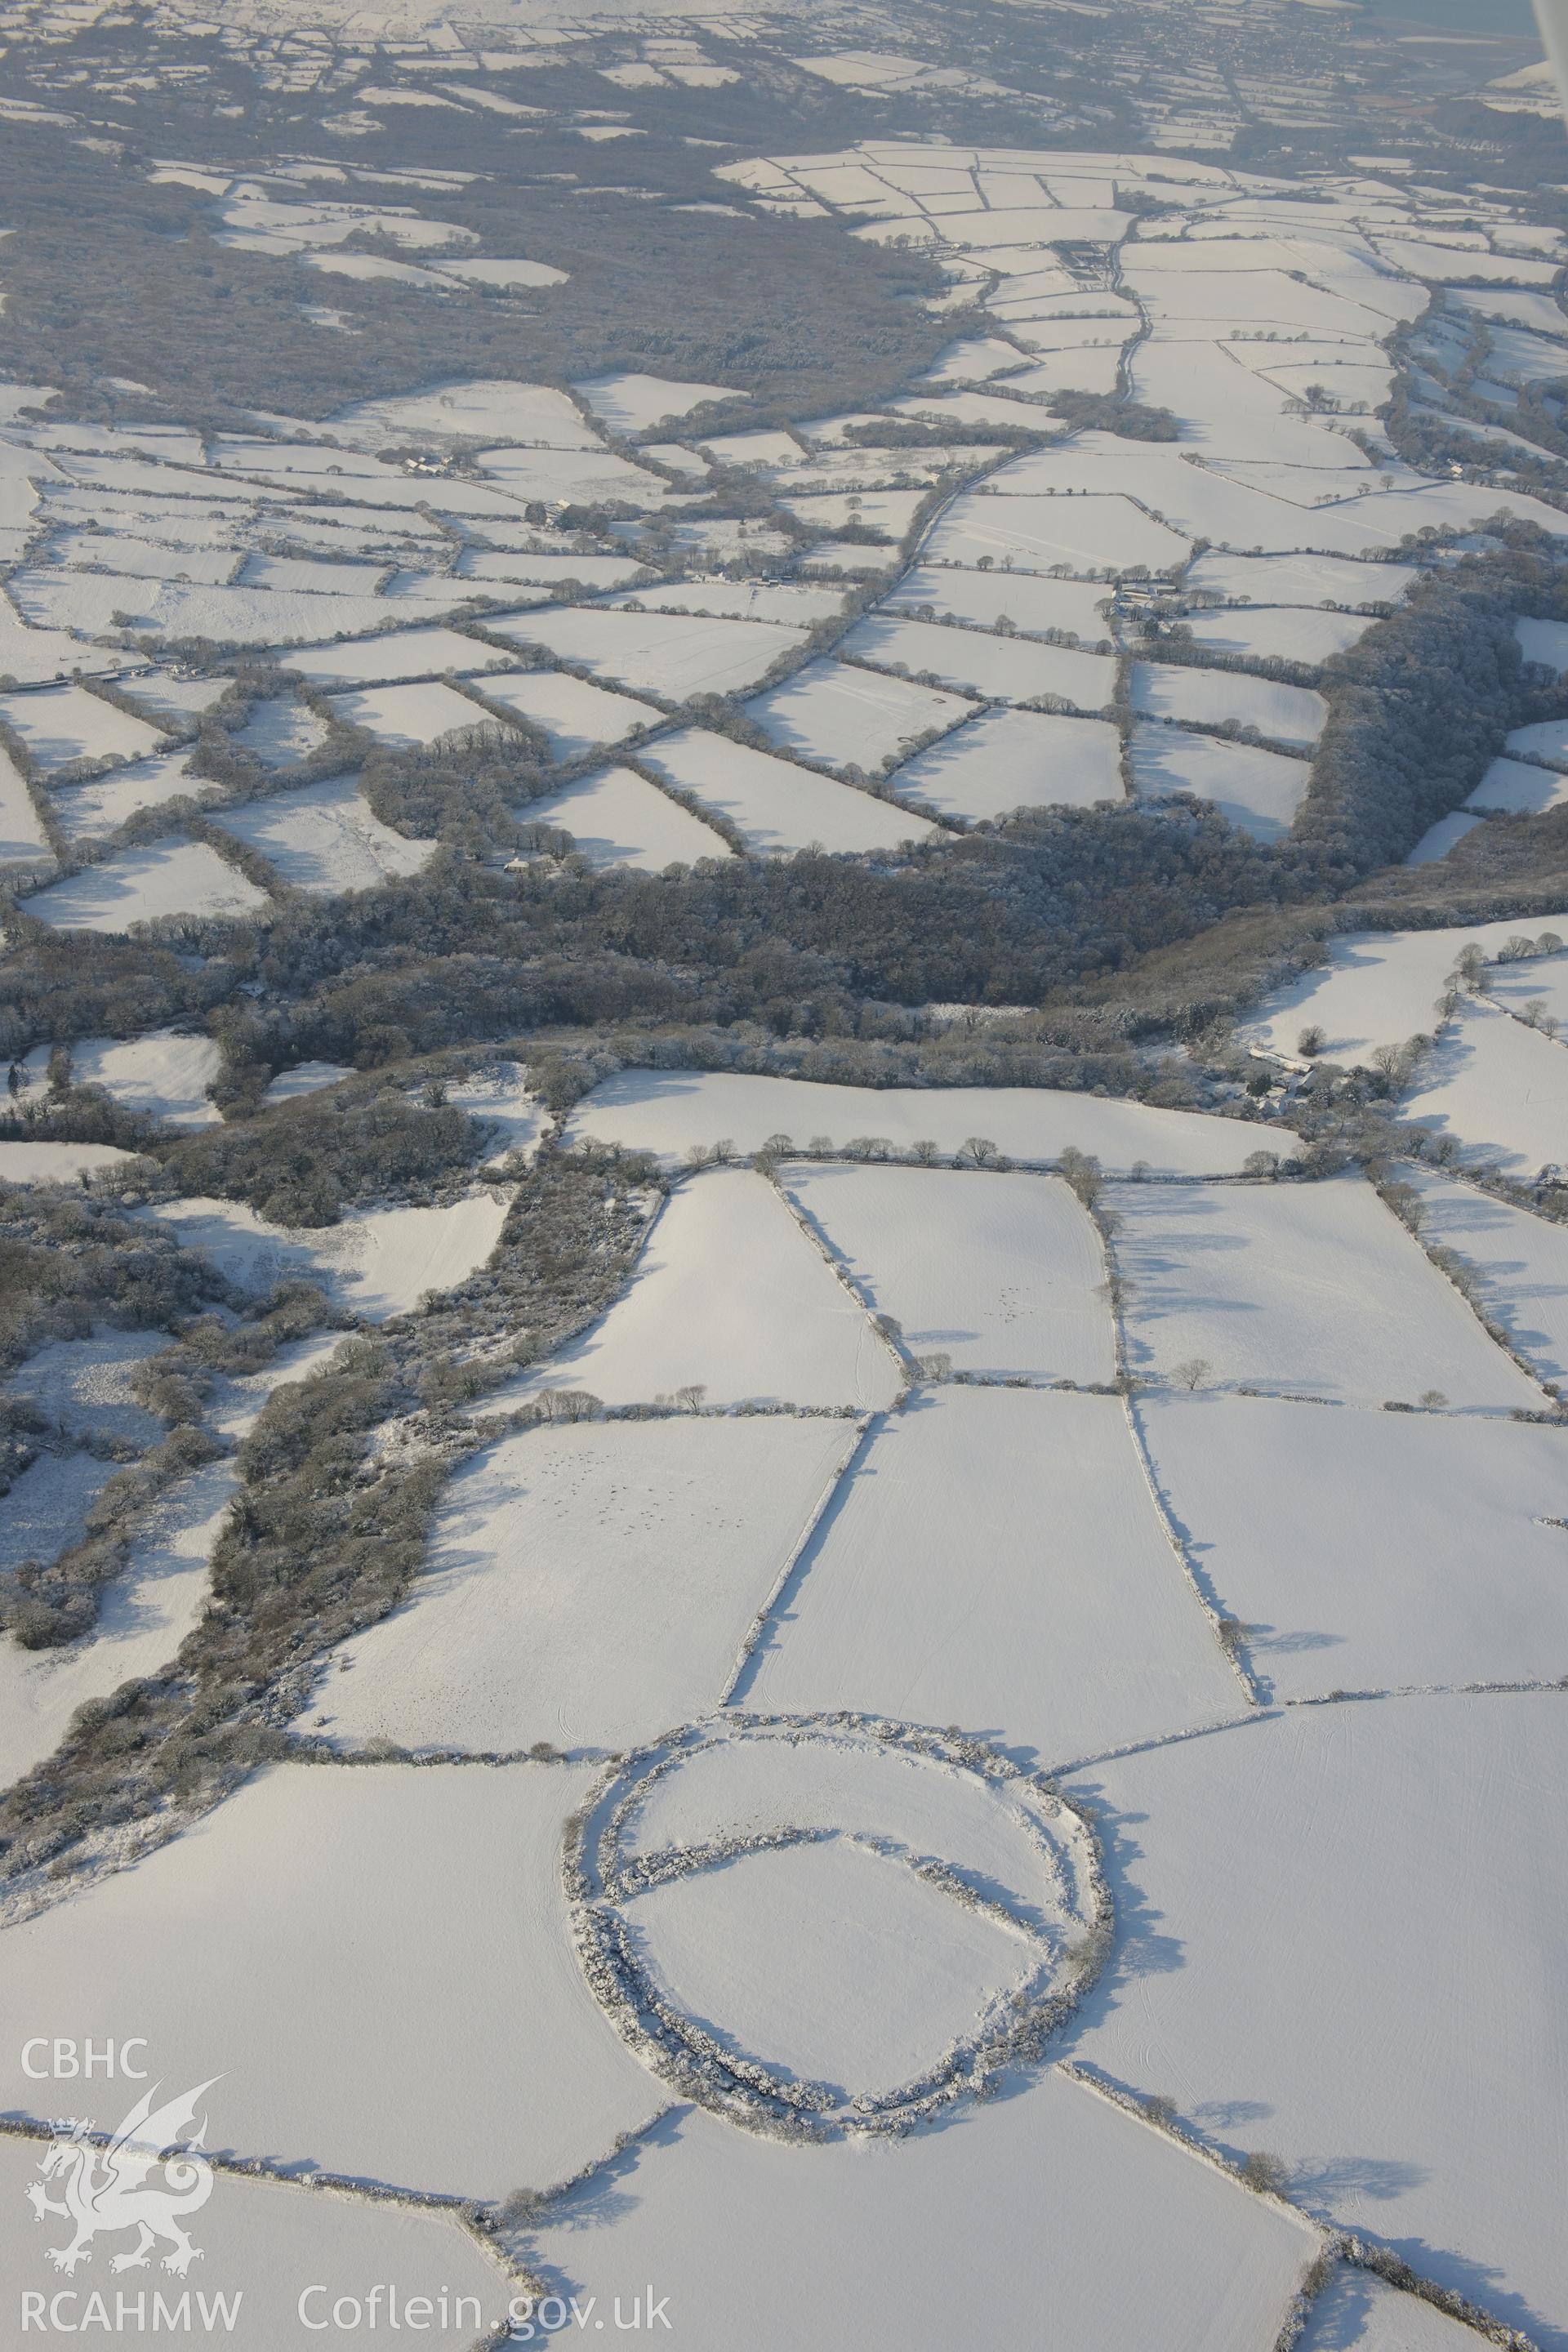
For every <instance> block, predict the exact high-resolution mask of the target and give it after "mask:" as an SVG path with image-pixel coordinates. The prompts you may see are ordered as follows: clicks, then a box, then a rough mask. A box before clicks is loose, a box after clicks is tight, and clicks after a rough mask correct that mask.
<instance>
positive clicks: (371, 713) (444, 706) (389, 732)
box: [335, 678, 501, 751]
mask: <svg viewBox="0 0 1568 2352" xmlns="http://www.w3.org/2000/svg"><path fill="white" fill-rule="evenodd" d="M335 708H336V709H337V710H338V712H339V715H340V716H341V717H342V719H343V720H344V721H345V722H346V723H347V725H349V726H350V727H363V729H364V730H365V732H366V734H367V735H374V737H375V740H376V741H377V742H378V743H386V744H390V745H391V746H392V748H393V749H394V750H395V751H406V750H407V749H408V748H409V747H410V746H411V745H414V744H426V743H454V744H456V743H461V742H462V741H464V740H467V739H468V738H470V737H477V736H479V735H496V734H499V733H500V731H501V722H500V719H497V718H495V717H494V716H493V715H492V714H491V713H490V712H489V711H488V710H484V709H480V707H479V704H478V703H477V702H470V701H469V699H468V696H467V695H466V694H459V693H458V689H457V688H456V687H454V686H447V685H445V684H444V683H443V682H442V680H441V679H439V678H429V679H426V680H425V681H424V682H423V683H422V684H420V685H418V686H367V687H362V688H360V690H359V691H358V693H356V694H340V695H339V696H338V697H337V698H336V704H335Z"/></svg>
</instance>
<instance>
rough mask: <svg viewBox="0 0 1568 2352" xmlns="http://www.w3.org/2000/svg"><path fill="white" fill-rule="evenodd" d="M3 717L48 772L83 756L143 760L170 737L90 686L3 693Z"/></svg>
mask: <svg viewBox="0 0 1568 2352" xmlns="http://www.w3.org/2000/svg"><path fill="white" fill-rule="evenodd" d="M0 719H4V720H5V724H6V726H7V727H10V728H12V729H13V730H15V732H16V735H17V736H18V737H19V738H20V740H21V741H22V742H23V743H24V744H25V745H26V750H27V753H28V756H29V757H30V758H31V759H33V760H35V761H37V764H38V766H39V767H40V768H41V769H43V770H44V772H45V773H46V774H52V773H53V772H54V771H55V770H56V769H57V768H69V767H74V766H76V764H77V763H78V762H79V761H81V762H84V763H85V762H91V761H97V760H139V759H142V758H144V757H145V756H146V754H147V753H148V752H150V751H159V750H161V749H162V747H163V743H164V741H165V740H166V738H165V737H164V736H163V733H162V732H161V730H159V729H158V728H156V727H151V726H149V725H148V723H147V721H146V719H133V718H132V716H131V714H130V713H129V711H125V710H120V709H116V708H115V706H114V704H113V703H111V702H105V701H104V700H103V699H102V698H101V697H100V696H99V695H96V694H92V693H90V692H89V689H88V688H86V687H85V686H49V687H45V688H43V689H42V691H41V692H37V693H32V694H5V695H0Z"/></svg>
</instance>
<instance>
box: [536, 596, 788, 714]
mask: <svg viewBox="0 0 1568 2352" xmlns="http://www.w3.org/2000/svg"><path fill="white" fill-rule="evenodd" d="M490 628H491V630H492V632H493V634H494V635H497V636H500V637H511V638H514V639H515V640H516V642H517V643H518V644H519V645H523V646H543V648H544V649H545V651H546V652H547V653H552V654H554V655H555V656H557V658H558V659H560V660H562V661H569V662H576V663H579V664H580V665H581V666H582V667H583V668H584V669H586V670H588V671H590V672H591V673H592V675H593V676H594V677H596V678H602V679H603V680H604V681H605V684H606V685H609V686H624V687H626V688H627V689H628V690H629V691H630V692H631V693H632V694H655V695H658V696H660V697H661V698H663V699H664V700H665V701H667V702H672V703H673V702H683V701H684V700H685V698H686V697H687V696H688V695H690V694H730V693H733V692H734V691H735V690H736V689H737V688H742V689H743V688H746V687H748V686H754V685H755V684H756V682H757V680H758V679H759V678H760V677H762V675H763V671H764V670H766V669H769V668H771V667H772V666H773V663H774V662H775V661H776V660H777V659H778V657H779V656H780V655H781V654H787V653H790V652H793V651H794V650H795V648H796V647H797V646H799V644H800V642H801V638H802V636H803V635H804V632H803V631H802V630H800V629H798V628H795V627H793V626H787V625H784V623H782V622H778V621H727V620H707V619H697V618H687V617H685V616H683V615H681V614H677V613H631V612H626V611H625V610H621V611H609V610H600V611H587V610H584V609H583V608H577V609H575V610H569V611H559V612H558V611H553V610H545V611H541V612H537V613H523V614H520V615H519V616H518V618H517V619H515V620H506V621H494V622H491V624H490Z"/></svg>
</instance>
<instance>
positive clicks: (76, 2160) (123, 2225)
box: [26, 2074, 221, 2277]
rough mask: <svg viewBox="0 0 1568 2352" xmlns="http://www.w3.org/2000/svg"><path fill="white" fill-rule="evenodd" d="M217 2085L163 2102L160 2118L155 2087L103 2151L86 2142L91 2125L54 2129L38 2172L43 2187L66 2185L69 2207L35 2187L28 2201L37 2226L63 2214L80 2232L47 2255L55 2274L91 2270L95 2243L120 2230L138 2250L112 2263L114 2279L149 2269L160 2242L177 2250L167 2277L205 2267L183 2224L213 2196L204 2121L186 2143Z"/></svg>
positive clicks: (166, 2263) (167, 2260) (166, 2260)
mask: <svg viewBox="0 0 1568 2352" xmlns="http://www.w3.org/2000/svg"><path fill="white" fill-rule="evenodd" d="M220 2079H221V2078H220V2077H219V2076H218V2075H216V2074H215V2075H213V2077H212V2078H211V2081H209V2082H205V2083H199V2084H197V2085H196V2088H195V2090H194V2091H187V2092H185V2093H184V2095H183V2096H181V2097H179V2098H176V2099H169V2100H166V2101H165V2102H164V2104H163V2106H161V2107H159V2108H157V2109H156V2110H155V2111H154V2109H153V2099H154V2098H155V2097H156V2096H157V2094H158V2090H159V2087H160V2086H159V2085H158V2084H156V2083H154V2084H153V2087H152V2089H151V2090H150V2091H146V2092H143V2094H142V2097H141V2098H140V2099H138V2101H137V2102H136V2105H134V2106H133V2107H132V2110H131V2113H130V2114H129V2115H128V2116H126V2118H125V2120H124V2122H123V2123H122V2124H121V2126H120V2127H119V2129H118V2130H117V2131H115V2132H114V2133H113V2134H112V2135H111V2136H110V2140H109V2142H108V2145H107V2146H106V2147H99V2146H98V2145H97V2144H96V2143H95V2142H94V2140H93V2139H92V2138H91V2137H89V2134H90V2130H91V2126H90V2125H89V2124H87V2123H75V2122H73V2123H68V2124H64V2125H57V2126H55V2137H54V2138H53V2140H52V2141H51V2142H50V2144H49V2147H48V2150H47V2154H46V2155H45V2156H44V2158H43V2159H42V2161H41V2162H40V2164H39V2166H38V2170H39V2171H40V2172H41V2173H42V2174H43V2176H44V2179H46V2180H55V2179H58V2180H59V2181H60V2182H61V2183H62V2185H63V2187H64V2190H65V2196H64V2200H63V2202H62V2201H61V2200H58V2199H56V2198H53V2197H48V2196H46V2195H45V2193H44V2190H43V2189H42V2187H41V2186H40V2184H39V2183H38V2182H37V2181H36V2180H35V2181H33V2182H31V2183H30V2184H29V2186H28V2189H27V2191H26V2197H27V2202H28V2204H29V2205H31V2207H32V2209H33V2214H34V2218H35V2220H37V2221H44V2220H45V2219H46V2218H47V2216H48V2215H49V2214H51V2213H58V2214H59V2215H61V2217H62V2218H63V2219H64V2220H66V2221H70V2222H72V2223H73V2224H74V2225H75V2230H76V2235H75V2236H74V2237H73V2238H72V2240H71V2242H70V2243H69V2245H68V2246H50V2247H49V2248H48V2250H47V2252H48V2258H49V2260H50V2262H51V2263H53V2264H54V2266H55V2268H56V2269H57V2270H58V2271H67V2272H74V2271H75V2269H76V2266H77V2264H78V2263H89V2262H90V2261H91V2260H92V2255H91V2252H90V2251H89V2249H90V2245H91V2242H92V2240H93V2239H94V2238H97V2237H100V2236H110V2237H112V2236H114V2235H116V2234H117V2233H118V2232H119V2231H122V2230H135V2231H137V2232H138V2233H139V2234H138V2237H137V2242H136V2244H135V2245H134V2246H133V2247H132V2251H131V2252H130V2253H128V2254H116V2255H114V2256H113V2258H112V2259H111V2261H110V2265H109V2267H110V2270H111V2271H134V2270H143V2269H145V2267H146V2264H147V2258H148V2256H149V2254H150V2253H151V2252H152V2251H153V2246H154V2245H155V2244H156V2243H157V2242H158V2241H159V2240H160V2239H162V2240H163V2241H164V2242H166V2243H167V2244H168V2245H169V2246H170V2247H171V2248H172V2249H173V2252H170V2253H167V2254H165V2255H164V2257H163V2268H164V2269H165V2270H166V2271H174V2273H176V2274H177V2275H179V2276H182V2277H183V2276H184V2273H185V2272H186V2271H187V2270H189V2268H190V2266H191V2264H192V2263H194V2262H195V2261H197V2260H199V2259H200V2256H201V2251H202V2250H201V2248H200V2247H199V2246H193V2245H192V2243H191V2242H190V2240H189V2238H188V2237H187V2236H186V2235H185V2232H184V2229H183V2228H182V2227H181V2217H182V2216H184V2215H187V2214H191V2213H196V2212H199V2211H200V2210H201V2208H202V2207H203V2206H204V2205H205V2203H206V2201H207V2199H208V2198H209V2197H210V2196H211V2195H212V2193H213V2172H212V2166H211V2165H210V2164H209V2163H208V2162H207V2160H206V2158H205V2156H203V2155H201V2154H200V2153H199V2151H200V2148H201V2146H202V2142H203V2141H204V2139H205V2137H206V2127H207V2126H206V2117H205V2116H203V2117H202V2123H201V2129H200V2130H199V2131H197V2132H196V2133H195V2135H194V2137H189V2138H187V2137H186V2126H188V2125H189V2124H190V2122H191V2121H192V2119H193V2117H194V2116H195V2111H196V2103H197V2101H198V2100H199V2099H200V2098H201V2097H202V2095H203V2094H204V2092H206V2091H210V2090H211V2088H212V2086H213V2084H214V2083H216V2082H217V2081H219V2080H220ZM154 2168H157V2169H158V2170H160V2171H161V2172H162V2175H163V2179H162V2182H161V2183H160V2182H158V2181H156V2180H150V2179H148V2175H149V2174H150V2173H151V2172H153V2169H154Z"/></svg>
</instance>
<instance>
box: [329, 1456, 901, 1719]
mask: <svg viewBox="0 0 1568 2352" xmlns="http://www.w3.org/2000/svg"><path fill="white" fill-rule="evenodd" d="M855 1438H856V1433H855V1430H854V1428H853V1426H852V1425H847V1424H846V1423H843V1422H840V1421H837V1420H832V1419H826V1418H825V1419H813V1420H804V1419H795V1418H793V1417H791V1416H789V1415H786V1414H780V1415H777V1416H772V1415H769V1416H758V1417H755V1418H752V1417H745V1418H742V1419H738V1420H732V1419H726V1420H720V1419H711V1420H710V1419H702V1420H699V1421H691V1420H685V1419H682V1420H664V1421H648V1422H634V1421H627V1422H616V1423H596V1422H595V1423H577V1424H574V1425H570V1426H565V1427H552V1428H542V1429H533V1430H529V1431H527V1432H524V1433H521V1434H519V1435H515V1436H511V1437H507V1438H503V1439H502V1440H501V1441H500V1444H497V1445H494V1446H491V1447H489V1448H488V1449H487V1450H486V1451H485V1452H484V1453H482V1454H479V1455H477V1456H475V1457H474V1458H473V1459H472V1460H471V1461H469V1462H468V1463H467V1464H466V1465H464V1467H463V1468H462V1469H461V1470H460V1471H459V1472H458V1475H457V1476H456V1477H455V1478H454V1480H453V1481H452V1484H451V1485H450V1486H448V1487H447V1491H446V1493H445V1495H444V1496H443V1498H442V1503H441V1508H440V1512H439V1515H438V1517H437V1521H436V1525H435V1528H434V1531H433V1534H432V1538H431V1553H430V1559H429V1561H428V1564H427V1566H426V1570H425V1572H424V1574H423V1575H422V1576H421V1577H420V1578H419V1579H417V1580H416V1583H415V1585H414V1588H413V1591H412V1592H411V1594H410V1597H409V1599H408V1601H406V1603H405V1606H404V1607H403V1608H402V1609H401V1610H399V1611H398V1612H397V1613H396V1615H395V1616H393V1617H389V1618H386V1619H384V1621H383V1622H381V1623H380V1624H378V1625H374V1626H372V1627H371V1628H370V1629H369V1630H368V1631H367V1632H366V1633H362V1634H359V1635H358V1636H356V1637H355V1639H354V1640H353V1642H352V1643H349V1644H348V1645H347V1647H346V1654H345V1655H344V1656H343V1658H342V1660H341V1661H338V1662H336V1663H337V1664H339V1665H340V1667H341V1668H342V1669H344V1670H340V1671H336V1672H332V1673H331V1674H329V1675H327V1677H326V1679H325V1680H324V1682H323V1684H322V1686H321V1691H320V1694H319V1705H320V1708H321V1714H320V1716H319V1717H318V1718H317V1719H318V1720H319V1721H320V1723H321V1727H322V1728H323V1729H324V1730H325V1732H326V1734H327V1736H328V1737H329V1738H331V1741H332V1742H333V1744H334V1745H335V1746H342V1747H350V1748H353V1747H357V1746H360V1745H362V1744H363V1742H364V1741H365V1740H367V1739H376V1738H390V1739H393V1740H395V1741H396V1742H397V1744H398V1745H399V1746H401V1747H407V1748H429V1749H437V1750H445V1751H448V1752H451V1751H458V1752H460V1751H464V1750H469V1751H471V1750H476V1749H477V1750H479V1751H485V1750H489V1751H491V1752H500V1753H505V1752H508V1751H511V1752H521V1750H522V1749H524V1748H531V1746H532V1745H533V1743H534V1742H535V1740H539V1739H545V1740H549V1741H551V1742H552V1744H554V1745H555V1746H557V1747H563V1748H584V1747H585V1748H628V1747H633V1746H635V1745H636V1744H637V1742H638V1741H639V1740H645V1739H650V1738H654V1737H655V1736H656V1735H657V1734H658V1732H659V1731H661V1730H662V1729H664V1728H665V1727H666V1726H668V1725H669V1724H672V1723H679V1722H681V1721H683V1720H685V1719H686V1718H688V1717H695V1716H700V1715H704V1714H706V1713H707V1712H708V1711H709V1710H710V1708H711V1707H713V1706H716V1705H717V1704H718V1702H719V1700H720V1698H721V1696H722V1695H723V1692H724V1690H725V1687H726V1685H727V1684H728V1682H729V1680H730V1677H731V1674H732V1673H733V1671H734V1667H735V1663H736V1660H737V1658H738V1656H739V1654H740V1651H741V1646H742V1643H743V1641H744V1640H745V1637H746V1635H747V1633H749V1631H750V1630H751V1626H752V1621H753V1619H754V1618H755V1616H756V1614H757V1612H758V1611H759V1610H760V1609H761V1608H762V1607H763V1604H764V1602H765V1601H767V1599H768V1597H769V1595H770V1594H771V1593H772V1591H773V1588H774V1586H775V1585H776V1583H777V1582H778V1580H779V1578H780V1577H781V1576H782V1575H783V1573H784V1570H785V1568H786V1567H787V1566H788V1564H789V1561H790V1559H791V1558H792V1557H793V1555H794V1552H795V1548H796V1546H797V1545H798V1543H799V1542H800V1540H801V1538H802V1537H803V1536H804V1535H805V1530H806V1528H807V1527H808V1526H809V1524H810V1522H811V1519H812V1517H813V1515H814V1513H815V1512H816V1510H817V1509H818V1507H820V1506H821V1504H822V1503H823V1502H824V1501H825V1499H826V1496H827V1495H828V1494H829V1493H830V1492H831V1489H832V1487H833V1485H834V1482H835V1480H836V1479H837V1475H838V1473H839V1469H840V1467H841V1466H842V1465H843V1463H844V1461H845V1459H846V1457H847V1454H848V1453H849V1451H850V1450H851V1448H852V1447H853V1445H854V1444H855Z"/></svg>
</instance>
